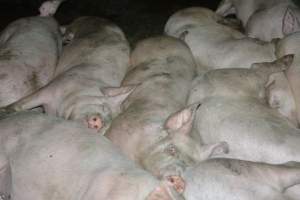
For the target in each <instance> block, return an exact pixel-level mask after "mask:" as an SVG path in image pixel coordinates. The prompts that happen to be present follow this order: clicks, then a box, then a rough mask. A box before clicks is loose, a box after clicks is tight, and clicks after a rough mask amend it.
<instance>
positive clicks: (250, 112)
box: [189, 55, 300, 164]
mask: <svg viewBox="0 0 300 200" xmlns="http://www.w3.org/2000/svg"><path fill="white" fill-rule="evenodd" d="M291 58H292V56H290V55H289V56H285V57H283V58H282V59H279V60H278V61H276V62H275V63H260V64H256V65H255V66H253V68H254V69H252V72H251V71H248V72H246V71H245V70H246V69H223V70H215V71H210V72H208V73H207V74H206V75H204V76H203V77H198V78H197V79H196V80H195V83H194V86H193V89H192V92H191V95H190V98H189V103H194V102H200V103H201V106H200V108H199V109H198V110H197V113H196V119H195V125H194V128H195V131H194V132H192V133H193V134H194V137H195V138H196V139H197V140H198V142H199V143H204V144H206V143H209V144H210V143H217V142H220V141H225V142H227V143H228V145H229V147H230V152H229V153H228V154H226V155H223V157H226V158H233V159H240V160H248V161H253V162H265V163H270V164H282V163H286V162H290V161H296V162H299V161H300V146H299V144H300V131H299V129H297V128H296V127H295V126H294V125H293V124H292V123H291V122H289V121H288V120H287V119H286V118H285V117H284V116H282V115H281V114H280V113H279V112H278V111H276V110H274V109H272V108H270V107H269V106H268V105H267V103H266V100H265V95H266V94H265V92H264V85H265V83H266V82H267V76H266V75H270V74H271V73H272V71H273V72H276V69H277V70H280V69H284V68H286V67H288V66H289V65H291V63H292V61H293V59H291ZM286 69H287V68H286ZM242 70H244V71H242ZM264 79H265V80H264Z"/></svg>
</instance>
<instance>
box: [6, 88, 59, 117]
mask: <svg viewBox="0 0 300 200" xmlns="http://www.w3.org/2000/svg"><path fill="white" fill-rule="evenodd" d="M47 92H49V90H48V89H47V86H46V87H43V88H40V89H39V90H38V91H36V92H34V93H32V94H30V95H28V96H26V97H24V98H22V99H20V100H19V101H17V102H15V103H12V104H10V105H8V106H6V107H4V108H2V110H1V111H3V112H7V113H12V112H18V111H22V110H29V109H32V108H36V107H38V106H43V107H44V109H45V111H46V112H47V113H55V111H53V110H52V109H50V107H49V106H47V102H48V101H49V100H50V99H52V98H53V96H52V97H51V93H50V95H49V94H47Z"/></svg>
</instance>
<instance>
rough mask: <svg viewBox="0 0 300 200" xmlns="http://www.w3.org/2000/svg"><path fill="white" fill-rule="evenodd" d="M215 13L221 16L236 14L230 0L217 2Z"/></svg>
mask: <svg viewBox="0 0 300 200" xmlns="http://www.w3.org/2000/svg"><path fill="white" fill-rule="evenodd" d="M216 13H217V14H218V15H221V16H228V15H231V14H236V9H235V7H234V5H233V2H232V0H223V1H221V3H220V4H219V6H218V8H217V10H216Z"/></svg>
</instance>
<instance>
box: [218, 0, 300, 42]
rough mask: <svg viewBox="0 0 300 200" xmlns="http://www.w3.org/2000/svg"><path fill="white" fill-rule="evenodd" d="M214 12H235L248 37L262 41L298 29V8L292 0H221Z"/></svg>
mask: <svg viewBox="0 0 300 200" xmlns="http://www.w3.org/2000/svg"><path fill="white" fill-rule="evenodd" d="M216 13H217V14H219V15H221V16H224V17H225V16H228V15H230V14H235V15H236V16H237V18H238V19H240V20H241V21H242V24H243V26H244V27H245V29H246V34H247V35H248V36H249V37H252V38H258V39H260V40H263V41H271V40H272V39H273V38H282V37H283V36H285V35H288V34H290V33H293V32H296V31H299V30H300V23H299V20H300V10H299V8H298V7H297V6H296V5H295V3H294V2H293V1H292V0H268V1H264V0H223V1H221V3H220V4H219V6H218V8H217V10H216Z"/></svg>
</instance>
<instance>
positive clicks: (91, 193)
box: [0, 111, 184, 200]
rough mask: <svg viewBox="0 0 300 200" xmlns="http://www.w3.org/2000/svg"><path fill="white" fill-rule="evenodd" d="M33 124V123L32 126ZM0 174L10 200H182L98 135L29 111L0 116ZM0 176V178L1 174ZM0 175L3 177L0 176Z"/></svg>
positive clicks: (170, 187)
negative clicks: (5, 174) (8, 171)
mask: <svg viewBox="0 0 300 200" xmlns="http://www.w3.org/2000/svg"><path fill="white" fill-rule="evenodd" d="M33 124H34V125H33ZM0 127H1V136H0V141H1V147H0V155H1V156H0V158H1V159H0V164H1V173H3V170H4V169H9V170H10V171H11V172H12V176H8V178H9V179H10V180H5V179H0V183H2V184H0V186H3V183H4V182H5V181H8V182H9V181H10V182H11V187H8V188H0V192H1V193H2V196H3V197H4V195H5V196H6V197H5V198H8V196H9V195H10V196H11V199H14V200H34V199H43V200H52V199H60V200H70V199H81V200H83V199H88V200H107V199H110V200H132V199H136V200H183V199H184V198H183V197H182V196H181V195H179V194H178V193H177V192H176V191H175V189H174V188H173V183H172V182H171V181H170V180H167V179H166V180H161V181H160V180H158V179H157V178H155V177H154V176H152V175H151V174H150V173H148V172H146V171H145V170H142V169H141V168H140V167H138V166H137V165H136V164H134V163H133V162H132V161H130V160H129V159H128V158H126V157H125V156H124V155H123V154H122V153H121V152H120V151H119V150H118V149H117V148H116V147H115V146H114V145H112V143H111V142H110V141H109V140H108V139H106V138H105V137H104V136H101V135H100V136H97V135H95V134H93V133H92V130H90V129H87V128H86V127H85V126H83V125H81V124H78V123H75V122H73V121H66V120H64V119H61V118H57V117H55V116H50V115H45V114H42V113H38V112H35V111H25V112H19V113H15V114H11V115H9V116H2V120H1V121H0ZM1 175H3V174H1ZM1 177H4V176H1Z"/></svg>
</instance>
